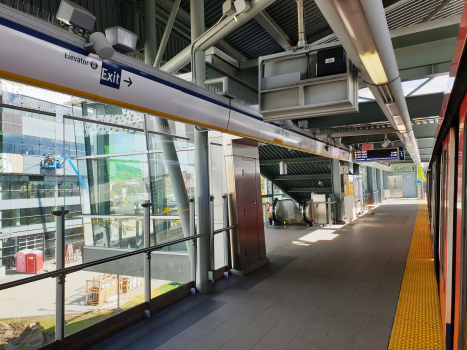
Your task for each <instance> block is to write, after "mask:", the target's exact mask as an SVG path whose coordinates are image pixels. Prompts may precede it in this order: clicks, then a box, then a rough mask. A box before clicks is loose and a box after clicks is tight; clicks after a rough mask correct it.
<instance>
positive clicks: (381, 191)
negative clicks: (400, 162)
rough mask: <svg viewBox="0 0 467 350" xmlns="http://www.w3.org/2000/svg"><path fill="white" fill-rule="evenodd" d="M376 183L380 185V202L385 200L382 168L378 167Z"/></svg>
mask: <svg viewBox="0 0 467 350" xmlns="http://www.w3.org/2000/svg"><path fill="white" fill-rule="evenodd" d="M376 185H377V187H378V191H379V192H378V202H379V203H382V202H383V181H382V179H381V170H380V169H376Z"/></svg>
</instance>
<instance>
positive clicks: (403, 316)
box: [388, 201, 445, 350]
mask: <svg viewBox="0 0 467 350" xmlns="http://www.w3.org/2000/svg"><path fill="white" fill-rule="evenodd" d="M438 298H439V297H438V285H437V283H436V276H435V269H434V264H433V252H432V249H431V240H430V225H429V219H428V209H427V204H426V201H421V203H420V207H419V210H418V214H417V220H416V222H415V228H414V231H413V236H412V243H411V244H410V250H409V255H408V257H407V264H406V266H405V272H404V279H403V281H402V286H401V292H400V295H399V303H398V305H397V312H396V317H395V319H394V325H393V328H392V334H391V341H390V343H389V348H388V349H389V350H396V349H397V350H404V349H407V350H409V349H410V350H415V349H440V350H442V349H444V348H445V346H444V339H443V329H442V324H441V315H440V307H439V299H438Z"/></svg>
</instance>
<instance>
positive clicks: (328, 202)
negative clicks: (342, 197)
mask: <svg viewBox="0 0 467 350" xmlns="http://www.w3.org/2000/svg"><path fill="white" fill-rule="evenodd" d="M311 203H312V204H336V203H337V201H335V202H313V201H311Z"/></svg>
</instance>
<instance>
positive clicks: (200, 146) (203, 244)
mask: <svg viewBox="0 0 467 350" xmlns="http://www.w3.org/2000/svg"><path fill="white" fill-rule="evenodd" d="M208 166H209V162H208V131H207V130H203V131H200V130H197V128H196V127H195V181H196V186H195V194H196V224H197V231H198V234H199V235H201V237H200V238H199V239H198V277H199V278H198V279H197V289H198V291H200V292H201V293H210V292H211V282H210V281H209V278H208V273H209V270H210V266H211V260H210V251H211V248H210V246H211V239H210V232H211V227H210V226H211V221H210V220H209V211H210V210H209V168H208Z"/></svg>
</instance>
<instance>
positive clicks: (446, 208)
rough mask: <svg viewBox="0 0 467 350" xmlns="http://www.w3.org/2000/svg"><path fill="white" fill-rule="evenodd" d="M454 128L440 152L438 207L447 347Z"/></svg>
mask: <svg viewBox="0 0 467 350" xmlns="http://www.w3.org/2000/svg"><path fill="white" fill-rule="evenodd" d="M455 141H456V135H455V128H451V129H450V130H449V133H448V135H447V136H446V138H445V139H444V141H443V148H442V153H441V169H440V170H441V182H440V192H441V207H440V214H441V220H440V228H439V232H440V234H439V294H440V301H441V302H440V304H441V319H442V321H443V325H445V327H444V335H445V339H446V349H448V350H449V349H451V348H452V341H451V339H452V328H451V325H452V296H453V290H452V287H453V263H452V262H453V252H454V251H453V246H454V232H453V231H454V209H455V202H454V200H455V192H454V191H455V187H456V186H455V179H456V177H455V175H456V166H457V164H456V162H455V160H456V152H455V151H456V147H455V146H456V145H455Z"/></svg>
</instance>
